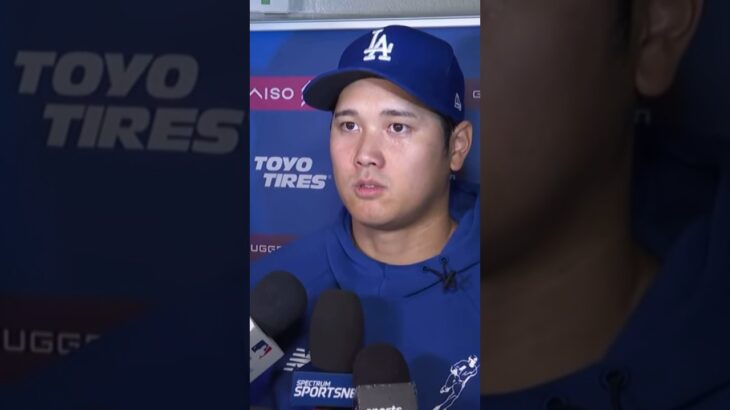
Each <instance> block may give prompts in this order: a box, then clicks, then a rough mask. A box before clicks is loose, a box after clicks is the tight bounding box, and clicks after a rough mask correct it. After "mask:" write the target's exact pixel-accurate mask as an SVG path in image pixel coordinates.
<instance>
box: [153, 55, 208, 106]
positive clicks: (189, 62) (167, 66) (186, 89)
mask: <svg viewBox="0 0 730 410" xmlns="http://www.w3.org/2000/svg"><path fill="white" fill-rule="evenodd" d="M172 73H176V74H177V75H176V76H171V74H172ZM171 77H172V79H173V83H172V84H168V80H170V78H171ZM197 81H198V62H197V61H195V59H194V58H193V57H191V56H189V55H184V54H166V55H162V56H160V57H158V58H157V59H156V60H155V61H154V62H153V63H152V66H151V67H150V70H149V72H148V73H147V92H149V93H150V95H152V96H154V97H157V98H167V99H174V98H183V97H185V96H187V95H188V94H190V92H191V91H193V88H194V87H195V83H196V82H197Z"/></svg>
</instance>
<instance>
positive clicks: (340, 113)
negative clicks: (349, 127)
mask: <svg viewBox="0 0 730 410" xmlns="http://www.w3.org/2000/svg"><path fill="white" fill-rule="evenodd" d="M345 115H348V116H351V117H354V116H357V111H355V110H350V109H347V110H342V111H337V112H335V115H334V118H337V117H342V116H345Z"/></svg>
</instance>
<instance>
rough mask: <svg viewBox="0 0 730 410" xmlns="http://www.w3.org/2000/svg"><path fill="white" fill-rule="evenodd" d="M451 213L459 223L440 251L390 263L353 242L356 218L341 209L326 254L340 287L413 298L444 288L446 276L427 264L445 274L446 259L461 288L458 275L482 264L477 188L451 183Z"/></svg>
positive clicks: (448, 268) (465, 184) (448, 270)
mask: <svg viewBox="0 0 730 410" xmlns="http://www.w3.org/2000/svg"><path fill="white" fill-rule="evenodd" d="M449 211H450V214H451V216H452V217H453V218H454V219H455V220H456V221H457V222H458V225H457V228H456V231H454V233H453V235H451V238H449V241H448V242H447V243H446V245H445V246H444V248H443V250H442V251H441V252H440V253H439V254H438V255H435V256H433V257H432V258H429V259H427V260H424V261H421V262H419V263H414V264H410V265H390V264H387V263H383V262H379V261H376V260H375V259H372V258H370V257H369V256H367V255H365V254H364V253H363V252H362V251H361V250H360V249H359V248H358V247H357V246H356V245H355V243H354V241H353V239H352V219H351V216H350V214H349V212H347V210H346V209H345V208H344V207H343V209H342V211H341V212H340V215H339V218H338V220H337V223H336V224H335V226H334V228H333V229H332V230H331V231H330V233H329V234H328V236H327V258H328V261H329V264H330V267H331V268H332V271H333V273H334V276H335V279H336V280H337V282H338V284H339V285H340V287H341V288H343V289H357V290H358V293H361V294H370V295H378V296H387V297H406V296H411V295H415V294H418V293H420V292H421V291H425V290H427V289H429V288H432V287H441V288H442V289H443V288H444V287H443V285H442V284H443V281H442V279H441V278H439V277H437V275H436V274H434V273H433V272H430V271H428V270H426V269H425V268H426V267H428V268H431V269H433V270H436V271H437V272H443V271H444V269H445V268H444V263H445V265H446V270H447V272H446V273H447V274H448V273H449V272H456V273H455V280H456V284H457V286H456V287H455V288H451V289H450V290H451V291H453V290H455V289H458V288H459V287H460V286H461V285H460V284H459V280H460V274H462V273H463V272H466V271H467V270H468V269H470V268H473V267H474V266H475V265H477V264H479V186H478V185H476V184H469V183H465V182H454V183H452V187H451V192H450V200H449ZM477 282H478V281H477ZM476 285H478V283H475V284H474V286H476ZM446 291H449V290H446Z"/></svg>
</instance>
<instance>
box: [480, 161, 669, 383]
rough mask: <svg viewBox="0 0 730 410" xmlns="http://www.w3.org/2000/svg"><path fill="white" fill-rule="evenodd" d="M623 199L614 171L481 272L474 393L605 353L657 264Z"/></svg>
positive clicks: (543, 378)
mask: <svg viewBox="0 0 730 410" xmlns="http://www.w3.org/2000/svg"><path fill="white" fill-rule="evenodd" d="M626 175H628V172H627V173H626ZM627 179H628V177H626V179H625V180H623V181H626V180H627ZM628 198H629V189H628V183H626V182H622V177H618V178H616V181H614V183H613V184H609V185H608V187H607V188H606V189H604V190H602V191H601V192H592V193H590V194H588V195H586V197H585V198H583V200H582V201H581V202H582V203H580V202H579V203H577V204H576V205H575V207H572V208H571V209H566V210H565V212H564V213H563V214H562V216H561V218H557V220H558V221H559V223H555V224H553V227H552V228H551V229H550V230H549V231H547V232H546V233H545V234H544V235H543V236H542V239H541V240H540V241H538V243H537V244H536V245H535V246H533V247H532V248H531V249H530V251H529V252H525V253H524V254H523V255H522V257H521V258H520V259H519V260H516V261H514V262H513V263H510V264H508V265H506V266H502V267H500V268H499V269H495V270H494V271H491V272H483V273H482V283H481V301H482V302H481V319H482V320H481V322H482V325H481V343H482V346H481V351H482V356H483V359H482V362H483V363H484V366H485V368H484V370H483V373H482V377H481V390H482V393H485V394H495V393H506V392H510V391H515V390H521V389H524V388H528V387H531V386H535V385H538V384H542V383H545V382H547V381H550V380H554V379H557V378H559V377H561V376H565V375H567V374H570V373H572V372H575V371H576V370H579V369H581V368H583V367H586V366H588V365H590V364H592V363H594V362H596V361H598V360H600V359H601V358H602V357H603V356H604V355H605V354H606V352H607V351H608V349H609V348H610V346H611V343H612V342H613V341H614V339H615V338H616V336H617V335H618V333H619V332H620V330H621V328H622V327H623V325H624V323H625V322H626V320H627V318H628V317H629V315H630V313H631V312H632V310H633V308H634V307H635V306H636V304H637V303H638V301H639V300H640V298H641V296H642V295H643V293H644V291H645V290H646V288H647V287H648V286H649V284H650V282H651V279H652V277H653V273H654V272H655V271H656V264H655V263H654V262H653V260H652V259H651V258H650V257H649V256H648V255H647V254H646V253H644V252H642V251H641V250H640V248H639V247H638V246H637V245H636V244H635V242H634V241H633V240H632V237H631V232H630V228H629V205H628V204H629V201H628ZM485 257H488V253H487V254H486V255H485Z"/></svg>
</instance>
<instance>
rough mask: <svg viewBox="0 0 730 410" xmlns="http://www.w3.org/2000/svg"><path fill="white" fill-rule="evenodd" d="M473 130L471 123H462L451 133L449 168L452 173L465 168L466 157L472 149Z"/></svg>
mask: <svg viewBox="0 0 730 410" xmlns="http://www.w3.org/2000/svg"><path fill="white" fill-rule="evenodd" d="M472 133H473V128H472V125H471V123H470V122H469V121H462V122H460V123H459V124H458V125H457V126H456V127H454V132H452V133H451V139H450V140H449V167H450V168H451V172H457V171H459V170H460V169H461V167H463V166H464V161H465V160H466V155H467V154H468V153H469V150H470V149H471V140H472Z"/></svg>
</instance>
